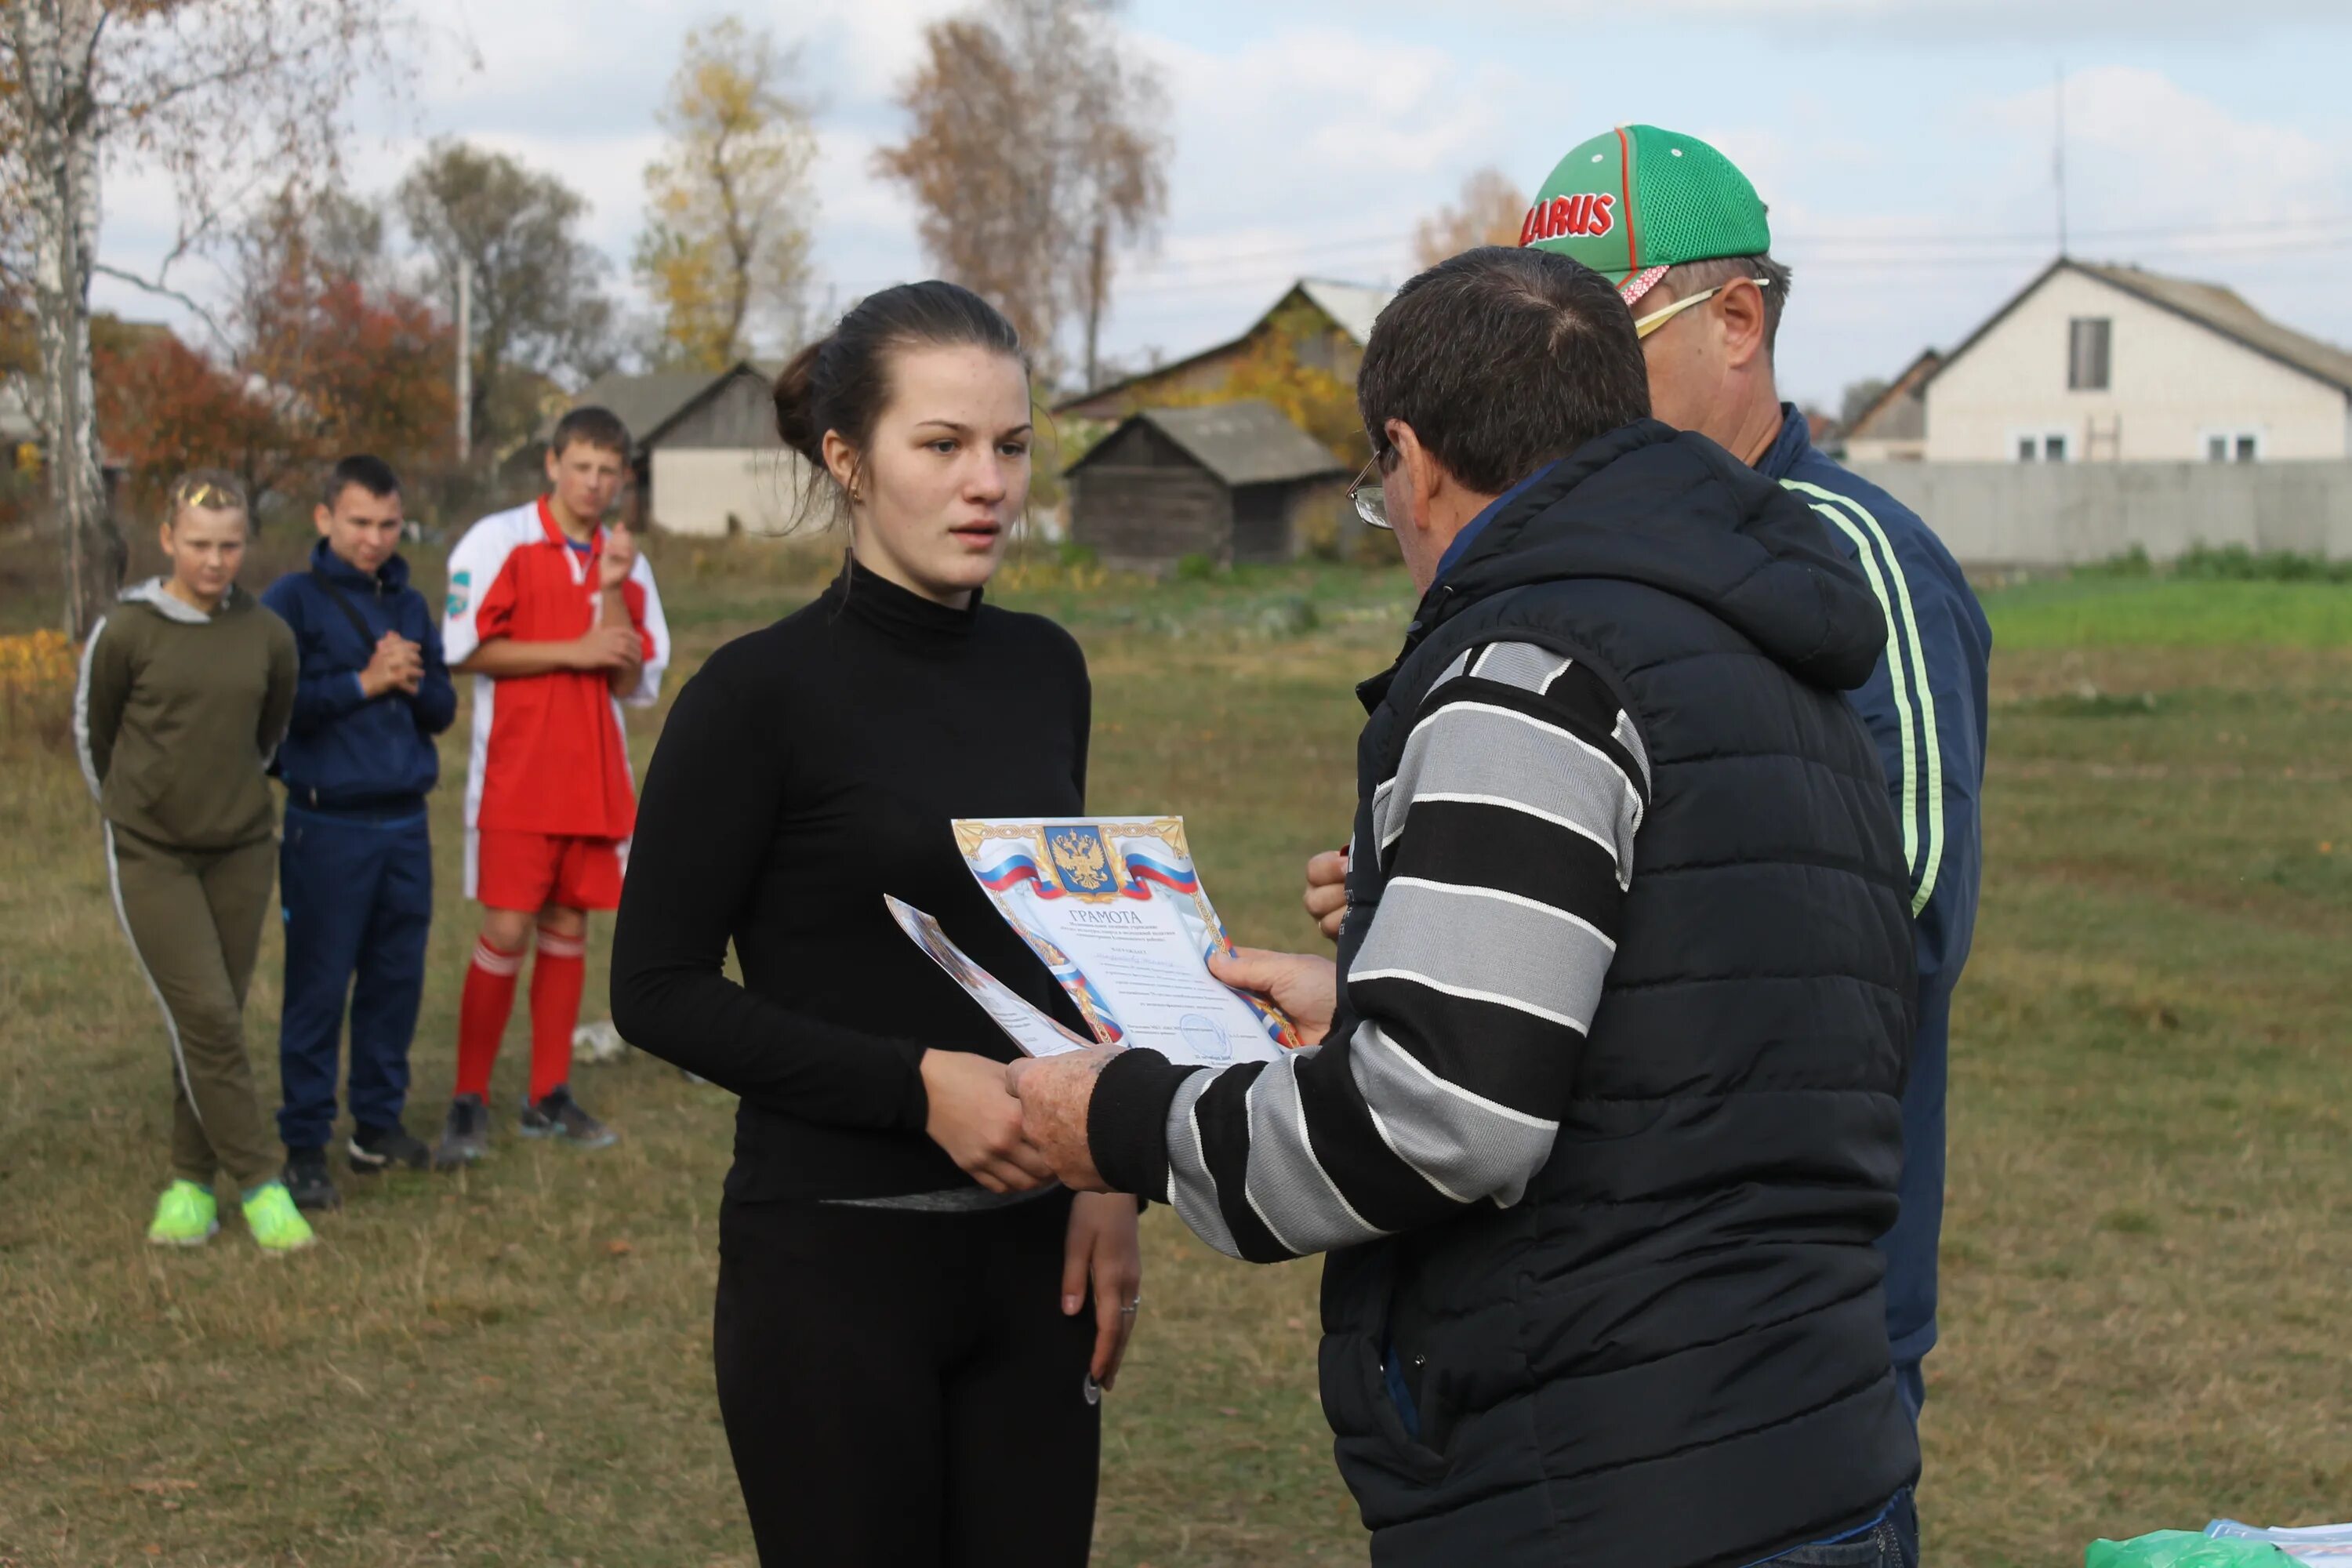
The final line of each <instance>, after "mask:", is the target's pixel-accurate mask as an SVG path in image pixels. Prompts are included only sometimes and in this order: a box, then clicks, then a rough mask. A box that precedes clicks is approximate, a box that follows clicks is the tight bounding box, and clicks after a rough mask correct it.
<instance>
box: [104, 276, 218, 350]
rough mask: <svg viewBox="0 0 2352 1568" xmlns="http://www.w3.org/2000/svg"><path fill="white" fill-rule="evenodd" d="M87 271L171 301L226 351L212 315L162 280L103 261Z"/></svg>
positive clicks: (216, 322) (198, 302) (189, 297)
mask: <svg viewBox="0 0 2352 1568" xmlns="http://www.w3.org/2000/svg"><path fill="white" fill-rule="evenodd" d="M89 269H90V271H91V272H93V273H95V274H97V275H98V276H100V277H101V278H111V279H114V280H115V281H116V282H118V283H128V284H130V285H131V287H132V288H133V289H142V290H143V291H145V292H147V293H150V294H152V295H154V296H155V297H156V298H158V299H162V300H171V301H172V302H173V304H175V305H178V306H180V307H181V308H183V309H184V310H188V311H189V312H190V313H192V314H193V315H194V316H195V318H196V319H197V320H198V321H202V322H204V324H205V327H206V328H207V329H209V330H210V331H211V332H212V334H213V337H214V338H215V340H216V341H217V342H219V343H220V345H221V347H223V348H224V349H226V348H227V347H228V346H229V335H228V333H227V331H225V330H224V329H223V328H222V326H221V324H220V322H219V321H217V320H215V318H214V316H213V313H212V312H211V311H210V310H206V309H205V307H204V305H203V304H202V303H201V302H200V301H199V300H196V299H195V298H194V297H193V296H191V295H187V294H183V293H182V292H180V290H178V289H173V288H171V287H169V286H168V285H166V284H165V283H164V282H163V280H162V279H160V278H156V279H146V278H142V277H140V276H139V274H137V273H136V272H131V271H126V270H125V269H123V268H120V267H114V266H110V265H109V264H108V263H106V262H103V261H93V262H91V263H90V265H89Z"/></svg>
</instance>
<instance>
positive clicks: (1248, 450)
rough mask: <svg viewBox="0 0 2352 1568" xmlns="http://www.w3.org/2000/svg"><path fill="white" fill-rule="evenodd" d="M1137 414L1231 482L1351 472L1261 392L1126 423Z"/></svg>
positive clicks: (1149, 413)
mask: <svg viewBox="0 0 2352 1568" xmlns="http://www.w3.org/2000/svg"><path fill="white" fill-rule="evenodd" d="M1138 419H1140V420H1143V421H1144V422H1146V423H1147V424H1149V425H1150V426H1151V427H1152V428H1153V429H1155V430H1157V431H1159V432H1160V434H1161V435H1163V436H1165V437H1168V438H1169V439H1170V440H1171V441H1173V442H1175V443H1176V445H1177V446H1179V447H1181V448H1183V450H1184V452H1185V453H1186V455H1188V456H1189V457H1191V458H1192V460H1193V461H1194V462H1196V463H1199V464H1200V465H1201V466H1202V468H1206V469H1208V470H1209V472H1211V473H1212V474H1214V475H1215V476H1216V477H1217V478H1218V479H1221V480H1223V482H1224V483H1226V484H1228V485H1271V484H1287V483H1290V482H1292V481H1294V480H1298V479H1325V478H1328V477H1330V476H1333V475H1337V474H1344V473H1346V472H1347V468H1345V467H1344V466H1343V465H1342V464H1341V463H1340V462H1339V459H1338V458H1334V457H1333V456H1332V455H1331V454H1330V452H1329V450H1328V449H1327V448H1326V447H1324V446H1323V444H1322V443H1321V442H1319V441H1318V440H1316V439H1315V437H1312V436H1309V435H1308V434H1307V432H1306V431H1304V430H1301V429H1300V428H1299V427H1298V426H1296V425H1294V424H1292V423H1291V422H1290V419H1289V417H1288V416H1286V415H1285V414H1284V413H1283V412H1282V410H1281V409H1279V408H1276V406H1275V405H1273V404H1271V403H1267V402H1265V401H1263V400H1261V399H1258V398H1248V399H1244V401H1242V402H1239V403H1209V404H1203V405H1200V406H1199V407H1194V408H1145V409H1141V410H1139V411H1138V412H1137V413H1135V414H1134V415H1132V416H1129V420H1128V422H1127V423H1128V424H1132V423H1133V422H1134V421H1135V420H1138ZM1119 428H1120V429H1122V430H1123V429H1125V428H1127V425H1126V424H1122V425H1121V426H1119ZM1112 434H1113V436H1116V434H1117V432H1116V431H1114V432H1113V433H1112ZM1110 442H1111V437H1104V439H1103V440H1102V441H1100V442H1098V443H1097V445H1096V446H1095V447H1094V449H1093V451H1090V452H1088V453H1087V456H1086V457H1083V458H1079V459H1078V460H1077V461H1076V462H1075V463H1073V464H1071V465H1070V471H1071V472H1072V473H1076V471H1077V470H1078V469H1080V468H1085V467H1086V466H1087V463H1088V462H1089V461H1090V460H1091V459H1092V458H1093V457H1094V453H1095V452H1099V451H1102V450H1103V449H1105V448H1106V447H1108V446H1109V445H1110Z"/></svg>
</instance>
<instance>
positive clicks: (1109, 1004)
mask: <svg viewBox="0 0 2352 1568" xmlns="http://www.w3.org/2000/svg"><path fill="white" fill-rule="evenodd" d="M954 826H955V840H956V847H957V848H958V849H959V850H961V852H962V854H963V858H964V864H965V865H966V866H968V867H970V868H971V874H972V876H973V877H974V878H975V879H978V881H979V883H980V885H981V887H982V889H985V890H986V891H987V893H988V897H989V900H990V901H991V902H992V903H994V904H995V906H996V909H997V912H998V913H1000V914H1002V915H1003V917H1004V920H1005V923H1006V924H1008V925H1010V926H1011V927H1012V928H1013V931H1015V932H1017V933H1018V934H1019V935H1020V937H1021V940H1022V941H1023V942H1026V943H1027V944H1028V946H1029V950H1030V951H1031V952H1034V953H1035V954H1036V955H1037V957H1038V959H1039V960H1040V961H1041V962H1043V963H1044V964H1045V967H1046V969H1047V970H1048V971H1050V972H1051V973H1052V974H1053V976H1054V979H1055V982H1056V983H1057V984H1060V986H1061V987H1062V989H1063V990H1064V991H1066V992H1067V993H1068V994H1069V996H1070V999H1071V1000H1072V1001H1073V1002H1075V1003H1076V1004H1077V1008H1078V1013H1079V1015H1080V1016H1082V1017H1083V1018H1084V1019H1085V1020H1086V1023H1087V1027H1088V1028H1090V1029H1092V1030H1093V1031H1094V1035H1095V1037H1096V1038H1097V1039H1098V1040H1100V1041H1101V1042H1102V1043H1103V1044H1105V1045H1109V1046H1141V1047H1146V1048H1148V1049H1150V1050H1155V1051H1158V1052H1160V1053H1161V1054H1162V1055H1164V1056H1165V1057H1167V1058H1169V1059H1170V1060H1171V1061H1177V1062H1184V1063H1189V1064H1197V1065H1200V1066H1203V1067H1224V1066H1228V1065H1230V1064H1232V1063H1234V1062H1250V1061H1272V1060H1274V1059H1275V1058H1276V1057H1278V1056H1279V1055H1280V1054H1281V1053H1282V1051H1284V1050H1285V1049H1296V1048H1297V1047H1298V1045H1299V1044H1300V1041H1299V1037H1298V1031H1297V1027H1296V1026H1293V1025H1292V1023H1291V1021H1290V1020H1289V1019H1288V1018H1287V1017H1285V1016H1283V1015H1282V1013H1281V1012H1279V1011H1278V1010H1276V1008H1274V1007H1272V1006H1270V1005H1267V1004H1266V1003H1265V1002H1264V1001H1263V1000H1261V999H1260V998H1257V997H1255V996H1250V995H1246V994H1243V993H1241V992H1238V991H1235V990H1233V989H1232V988H1231V987H1229V986H1227V985H1226V984H1223V982H1222V981H1220V980H1218V979H1217V978H1216V976H1214V975H1213V974H1211V973H1209V965H1208V959H1209V954H1211V953H1212V952H1218V951H1221V950H1222V951H1225V952H1231V951H1232V948H1233V942H1232V941H1231V939H1229V938H1228V937H1227V936H1226V934H1225V925H1224V921H1222V920H1220V919H1218V918H1217V911H1216V908H1215V906H1214V905H1213V904H1211V903H1210V902H1209V895H1208V894H1207V892H1206V891H1204V890H1203V889H1202V886H1201V875H1200V872H1199V871H1198V870H1196V869H1195V868H1194V867H1193V865H1192V847H1191V846H1190V845H1189V844H1187V843H1186V841H1185V838H1184V819H1183V818H1181V817H1179V816H1137V817H1046V818H1039V819H1032V820H1026V821H1023V820H1017V819H1013V818H972V819H967V820H963V821H959V822H957V823H956V824H955V825H954Z"/></svg>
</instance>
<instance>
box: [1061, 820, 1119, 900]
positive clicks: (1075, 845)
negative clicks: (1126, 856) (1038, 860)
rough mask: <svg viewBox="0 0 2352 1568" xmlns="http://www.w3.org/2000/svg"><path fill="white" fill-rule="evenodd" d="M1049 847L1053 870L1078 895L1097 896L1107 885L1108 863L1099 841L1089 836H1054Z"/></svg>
mask: <svg viewBox="0 0 2352 1568" xmlns="http://www.w3.org/2000/svg"><path fill="white" fill-rule="evenodd" d="M1051 847H1052V849H1053V851H1054V865H1055V868H1056V869H1057V870H1059V871H1060V872H1061V873H1062V876H1063V878H1064V879H1065V880H1066V881H1068V882H1069V883H1070V884H1071V885H1072V886H1073V887H1075V888H1076V889H1079V890H1080V891H1081V892H1087V893H1096V892H1100V891H1101V890H1102V889H1104V888H1106V887H1108V886H1109V884H1110V879H1111V876H1110V862H1109V860H1108V858H1106V857H1105V856H1104V854H1103V847H1102V840H1101V839H1099V838H1097V837H1095V836H1094V835H1092V834H1090V833H1057V834H1055V836H1054V837H1053V841H1052V844H1051Z"/></svg>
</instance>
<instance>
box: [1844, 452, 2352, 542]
mask: <svg viewBox="0 0 2352 1568" xmlns="http://www.w3.org/2000/svg"><path fill="white" fill-rule="evenodd" d="M1854 471H1855V472H1856V473H1859V474H1861V475H1862V476H1863V477H1864V478H1865V479H1869V480H1870V481H1871V482H1872V483H1874V484H1876V485H1879V486H1881V487H1882V488H1884V489H1885V490H1886V491H1887V492H1888V493H1889V494H1891V495H1893V496H1895V499H1897V500H1901V501H1903V502H1904V503H1905V504H1906V505H1907V506H1909V507H1910V508H1911V509H1912V510H1915V511H1916V512H1917V513H1918V514H1919V515H1920V516H1921V517H1923V518H1925V519H1927V526H1928V527H1930V528H1932V529H1934V530H1935V531H1936V532H1937V534H1938V535H1939V536H1941V537H1942V539H1943V541H1944V543H1945V545H1946V547H1947V548H1948V549H1949V550H1950V551H1951V552H1952V553H1953V554H1954V555H1955V556H1957V557H1958V560H1959V562H1960V564H1962V565H1963V566H2081V565H2088V564H2091V563H2095V562H2100V561H2105V560H2107V559H2109V558H2110V557H2113V556H2116V555H2121V554H2123V553H2125V552H2127V551H2129V550H2130V549H2131V548H2132V547H2133V546H2134V545H2137V546H2138V547H2139V548H2141V549H2142V550H2145V551H2146V552H2147V553H2148V555H2149V557H2150V558H2151V559H2153V560H2157V561H2167V560H2170V559H2171V558H2172V557H2174V556H2177V555H2179V554H2180V553H2182V552H2185V551H2187V550H2189V548H2191V547H2192V546H2195V545H2198V544H2205V545H2210V546H2212V547H2213V548H2216V549H2220V548H2223V547H2225V546H2228V545H2232V544H2239V545H2243V546H2244V547H2245V548H2247V549H2248V550H2252V551H2267V550H2292V551H2295V552H2299V553H2302V554H2306V555H2326V556H2332V557H2352V462H2306V463H2284V462H2283V463H1857V464H1855V465H1854Z"/></svg>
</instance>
